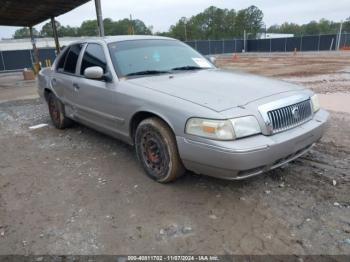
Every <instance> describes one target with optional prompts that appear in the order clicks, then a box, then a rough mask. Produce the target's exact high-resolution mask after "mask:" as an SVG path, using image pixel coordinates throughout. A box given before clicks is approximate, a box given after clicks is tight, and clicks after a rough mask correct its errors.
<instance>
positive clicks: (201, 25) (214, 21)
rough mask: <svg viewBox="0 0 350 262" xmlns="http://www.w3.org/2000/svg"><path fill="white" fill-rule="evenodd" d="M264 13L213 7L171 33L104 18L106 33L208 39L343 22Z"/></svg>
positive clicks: (328, 28)
mask: <svg viewBox="0 0 350 262" xmlns="http://www.w3.org/2000/svg"><path fill="white" fill-rule="evenodd" d="M263 18H264V14H263V12H262V11H261V10H260V9H259V8H258V7H256V6H254V5H252V6H249V7H248V8H245V9H241V10H235V9H225V8H224V9H222V8H217V7H215V6H211V7H209V8H207V9H205V10H204V11H203V12H200V13H198V14H196V15H193V16H192V17H189V18H187V17H182V18H181V19H179V21H177V22H176V23H175V24H174V25H172V26H171V27H170V29H169V30H168V31H167V32H155V33H153V32H152V31H153V27H152V26H147V25H146V24H145V23H144V22H143V21H141V20H139V19H135V20H133V19H128V18H125V19H121V20H117V21H113V20H112V19H111V18H106V19H104V20H103V23H104V27H105V34H106V35H128V34H141V35H150V34H155V35H162V36H169V37H174V38H177V39H180V40H183V41H185V40H207V39H212V40H214V39H230V38H243V34H244V31H246V33H247V36H248V38H254V37H256V36H257V34H259V33H265V32H267V33H288V34H294V35H295V36H301V35H318V34H335V33H338V32H339V27H340V23H339V22H333V21H330V20H327V19H321V20H320V21H311V22H309V23H307V24H302V25H299V24H296V23H289V22H286V23H283V24H281V25H272V26H270V27H269V28H266V24H265V23H264V21H263ZM56 26H57V32H58V36H59V37H64V36H96V35H97V34H98V26H97V21H96V20H87V21H84V22H83V23H82V24H81V25H80V26H79V27H70V26H63V25H61V24H60V23H59V22H56ZM343 31H344V32H348V33H350V17H349V18H348V19H347V20H346V21H345V22H344V24H343ZM34 35H35V36H36V37H52V36H53V32H52V27H51V23H47V24H45V25H44V26H43V27H42V29H41V30H40V31H37V30H36V29H34ZM28 37H29V29H28V28H21V29H18V30H17V31H16V32H15V34H14V38H28Z"/></svg>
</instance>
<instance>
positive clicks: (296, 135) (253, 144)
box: [177, 110, 329, 180]
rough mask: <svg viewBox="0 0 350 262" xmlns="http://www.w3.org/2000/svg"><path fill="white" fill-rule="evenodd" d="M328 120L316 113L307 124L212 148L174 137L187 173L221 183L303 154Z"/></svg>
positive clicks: (274, 166) (247, 175) (202, 143)
mask: <svg viewBox="0 0 350 262" xmlns="http://www.w3.org/2000/svg"><path fill="white" fill-rule="evenodd" d="M328 116H329V114H328V113H327V112H326V111H324V110H320V111H318V112H317V113H316V114H315V115H314V118H313V119H312V120H310V121H309V122H307V123H305V124H303V125H301V126H299V127H296V128H293V129H290V130H288V131H285V132H282V133H279V134H275V135H272V136H264V135H258V136H252V137H249V138H244V139H239V140H236V141H223V142H216V143H215V144H213V143H212V141H208V143H205V142H203V141H201V142H198V141H194V140H190V139H187V138H184V137H177V144H178V148H179V153H180V157H181V159H182V161H183V163H184V165H185V167H186V168H187V169H189V170H191V171H193V172H195V173H199V174H204V175H209V176H214V177H220V178H224V179H231V180H239V179H245V178H248V177H251V176H255V175H258V174H261V173H263V172H266V171H269V170H272V169H274V168H277V167H279V166H281V165H283V164H285V163H288V162H290V161H292V160H294V159H296V158H298V157H300V156H301V155H303V154H304V153H306V152H307V151H308V150H309V149H310V148H311V147H312V145H313V144H314V143H315V142H317V141H318V140H319V139H320V138H321V137H322V135H323V133H324V129H325V124H326V122H327V119H328Z"/></svg>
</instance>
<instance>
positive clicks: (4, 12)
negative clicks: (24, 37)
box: [0, 0, 104, 64]
mask: <svg viewBox="0 0 350 262" xmlns="http://www.w3.org/2000/svg"><path fill="white" fill-rule="evenodd" d="M90 1H91V0H0V25H4V26H23V27H29V28H30V37H31V39H32V43H33V50H34V60H35V63H36V64H39V59H38V50H37V48H36V45H35V39H34V36H33V26H34V25H37V24H39V23H41V22H44V21H46V20H48V19H50V20H51V25H52V30H53V35H54V38H55V43H56V51H57V53H59V52H60V45H59V41H58V35H57V28H56V22H55V17H57V16H60V15H63V14H65V13H67V12H69V11H71V10H73V9H75V8H77V7H78V6H81V5H83V4H85V3H87V2H90ZM95 6H96V16H97V22H98V28H99V35H100V36H104V28H103V20H102V11H101V0H95Z"/></svg>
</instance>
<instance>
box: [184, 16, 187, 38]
mask: <svg viewBox="0 0 350 262" xmlns="http://www.w3.org/2000/svg"><path fill="white" fill-rule="evenodd" d="M184 26H185V41H187V19H186V18H185V19H184Z"/></svg>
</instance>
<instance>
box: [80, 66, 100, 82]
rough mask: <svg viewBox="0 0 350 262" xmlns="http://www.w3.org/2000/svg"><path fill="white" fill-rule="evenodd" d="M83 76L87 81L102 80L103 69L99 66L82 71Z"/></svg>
mask: <svg viewBox="0 0 350 262" xmlns="http://www.w3.org/2000/svg"><path fill="white" fill-rule="evenodd" d="M84 76H85V77H86V78H89V79H102V78H103V77H104V73H103V69H102V67H99V66H92V67H88V68H86V69H85V71H84Z"/></svg>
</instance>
